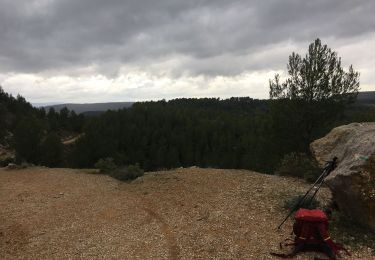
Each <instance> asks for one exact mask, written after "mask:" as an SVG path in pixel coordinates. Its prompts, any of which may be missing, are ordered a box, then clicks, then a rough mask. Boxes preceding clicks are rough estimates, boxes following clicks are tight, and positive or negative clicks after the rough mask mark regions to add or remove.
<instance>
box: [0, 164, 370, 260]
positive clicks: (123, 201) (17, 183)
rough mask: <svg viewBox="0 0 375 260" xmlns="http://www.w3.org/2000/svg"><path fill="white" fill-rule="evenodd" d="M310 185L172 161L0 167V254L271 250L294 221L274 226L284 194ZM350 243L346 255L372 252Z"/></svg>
mask: <svg viewBox="0 0 375 260" xmlns="http://www.w3.org/2000/svg"><path fill="white" fill-rule="evenodd" d="M308 187H309V185H307V184H306V183H304V182H302V181H300V180H296V179H291V178H280V177H276V176H270V175H264V174H259V173H255V172H250V171H243V170H218V169H200V168H189V169H176V170H173V171H165V172H155V173H153V172H151V173H147V174H145V176H144V177H142V178H140V179H137V180H136V181H133V182H132V183H122V182H119V181H117V180H115V179H112V178H111V177H108V176H104V175H95V174H87V173H83V172H82V171H79V170H72V169H48V168H38V167H35V168H29V169H24V170H5V169H0V259H82V258H84V259H103V258H105V259H275V258H273V257H271V256H270V255H269V252H270V251H271V250H272V251H278V243H279V242H280V241H282V240H283V239H285V238H286V237H288V235H289V233H290V230H291V221H289V222H287V224H286V225H285V227H284V228H283V230H282V231H276V229H275V227H276V226H277V224H278V223H279V222H280V221H281V220H282V219H283V217H284V215H285V212H284V211H282V210H281V208H280V206H279V205H280V201H281V199H280V197H283V196H286V194H292V193H296V192H298V191H301V192H302V191H305V190H306V189H307V188H308ZM319 196H320V197H321V198H328V197H329V192H328V191H327V190H323V191H322V193H320V195H319ZM353 253H354V256H352V257H351V258H347V257H343V259H375V257H374V256H373V255H371V253H369V252H368V251H366V250H362V251H360V252H353ZM314 255H315V254H311V253H310V254H304V255H300V256H298V257H297V258H296V259H313V256H314Z"/></svg>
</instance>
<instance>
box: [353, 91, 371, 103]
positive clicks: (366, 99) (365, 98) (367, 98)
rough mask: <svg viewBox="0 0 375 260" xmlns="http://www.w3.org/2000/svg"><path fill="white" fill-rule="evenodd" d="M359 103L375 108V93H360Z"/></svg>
mask: <svg viewBox="0 0 375 260" xmlns="http://www.w3.org/2000/svg"><path fill="white" fill-rule="evenodd" d="M357 103H359V104H361V105H368V106H375V91H364V92H359V93H358V97H357Z"/></svg>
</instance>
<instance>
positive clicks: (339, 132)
mask: <svg viewBox="0 0 375 260" xmlns="http://www.w3.org/2000/svg"><path fill="white" fill-rule="evenodd" d="M310 148H311V151H312V153H313V154H314V156H315V158H316V159H317V161H318V162H319V163H320V164H321V165H323V164H324V163H325V161H328V160H331V159H332V158H333V157H334V156H337V157H338V166H337V168H336V169H335V170H334V171H333V172H332V173H331V174H330V175H329V176H328V177H327V180H326V183H327V185H328V186H329V188H330V189H331V191H332V195H333V198H334V200H335V201H336V202H337V204H338V206H339V208H340V209H341V210H343V211H344V212H345V213H346V214H347V215H349V216H350V217H352V218H353V219H354V220H355V221H358V223H360V224H362V225H364V226H367V227H368V228H370V229H372V230H374V231H375V122H371V123H352V124H349V125H344V126H340V127H337V128H334V129H333V130H332V131H331V132H330V133H329V134H327V135H326V136H325V137H323V138H321V139H318V140H316V141H314V142H313V143H311V145H310Z"/></svg>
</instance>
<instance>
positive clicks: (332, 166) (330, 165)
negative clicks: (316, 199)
mask: <svg viewBox="0 0 375 260" xmlns="http://www.w3.org/2000/svg"><path fill="white" fill-rule="evenodd" d="M336 161H337V157H336V156H335V157H333V159H332V161H328V162H327V164H326V166H325V167H324V168H323V173H322V174H321V175H320V176H319V177H318V179H317V180H316V181H315V182H314V184H313V185H312V187H311V188H310V189H309V190H308V191H307V192H306V193H305V195H303V197H302V198H301V199H300V200H299V201H298V202H297V203H296V205H295V206H294V207H293V209H292V210H291V211H290V212H289V214H288V215H287V216H286V217H285V219H284V220H283V221H282V222H281V224H280V225H279V226H278V227H277V229H278V230H280V228H281V227H282V225H284V223H285V222H286V221H287V220H288V218H289V217H290V216H291V215H292V214H293V212H294V211H296V210H297V209H298V208H299V206H300V205H302V202H303V201H304V200H305V198H306V197H307V195H308V194H309V193H310V191H311V190H312V189H314V188H316V190H315V193H314V195H313V196H315V195H316V193H317V192H318V190H319V189H320V187H321V186H322V184H323V183H324V179H325V178H326V177H327V176H328V175H329V174H330V173H331V172H332V171H333V170H334V169H335V168H336ZM318 183H319V185H318V187H315V185H317V184H318ZM310 203H311V201H310Z"/></svg>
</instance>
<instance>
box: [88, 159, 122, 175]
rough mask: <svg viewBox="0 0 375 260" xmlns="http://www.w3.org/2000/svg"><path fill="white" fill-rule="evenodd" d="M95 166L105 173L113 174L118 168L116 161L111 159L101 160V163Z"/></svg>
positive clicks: (98, 162)
mask: <svg viewBox="0 0 375 260" xmlns="http://www.w3.org/2000/svg"><path fill="white" fill-rule="evenodd" d="M94 166H95V168H97V169H99V170H100V172H103V173H108V172H111V171H113V170H115V169H116V168H117V165H116V163H115V161H114V160H113V158H110V157H107V158H104V159H99V161H97V163H95V165H94Z"/></svg>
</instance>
